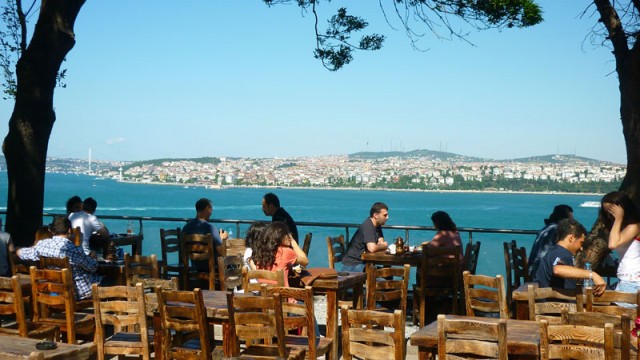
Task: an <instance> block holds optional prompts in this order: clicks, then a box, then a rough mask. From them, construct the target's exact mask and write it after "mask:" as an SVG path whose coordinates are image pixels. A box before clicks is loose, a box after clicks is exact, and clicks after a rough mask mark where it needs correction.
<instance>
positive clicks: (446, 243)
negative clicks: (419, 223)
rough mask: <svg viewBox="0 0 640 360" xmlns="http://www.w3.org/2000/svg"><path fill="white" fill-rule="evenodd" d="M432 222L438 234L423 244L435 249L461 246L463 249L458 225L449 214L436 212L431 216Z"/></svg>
mask: <svg viewBox="0 0 640 360" xmlns="http://www.w3.org/2000/svg"><path fill="white" fill-rule="evenodd" d="M431 222H433V226H434V227H435V228H436V230H438V232H437V233H436V234H435V236H434V237H433V239H431V241H427V242H424V243H423V244H427V246H433V247H454V246H460V247H461V248H462V240H461V239H460V233H458V227H457V226H456V223H454V222H453V220H451V217H450V216H449V214H447V213H446V212H444V211H436V212H434V213H433V214H431ZM462 256H463V255H462V252H460V258H462Z"/></svg>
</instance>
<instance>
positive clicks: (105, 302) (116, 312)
mask: <svg viewBox="0 0 640 360" xmlns="http://www.w3.org/2000/svg"><path fill="white" fill-rule="evenodd" d="M92 292H93V308H94V309H95V314H96V334H95V340H94V342H95V343H96V347H97V355H98V359H99V360H104V359H105V355H119V356H120V355H138V356H141V357H142V359H145V360H148V359H150V356H151V355H150V354H151V346H150V341H149V332H148V326H147V316H146V304H145V297H144V290H143V288H142V284H137V285H136V286H134V287H130V286H109V287H101V286H98V285H97V284H93V287H92ZM106 326H113V335H111V336H108V335H107V334H108V333H107V331H106V329H105V327H106Z"/></svg>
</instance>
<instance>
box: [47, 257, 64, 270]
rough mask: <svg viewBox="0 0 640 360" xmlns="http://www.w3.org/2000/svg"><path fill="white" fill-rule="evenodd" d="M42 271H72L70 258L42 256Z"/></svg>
mask: <svg viewBox="0 0 640 360" xmlns="http://www.w3.org/2000/svg"><path fill="white" fill-rule="evenodd" d="M40 269H58V270H60V269H69V270H71V265H70V264H69V258H68V257H66V256H65V257H63V258H55V257H47V256H40Z"/></svg>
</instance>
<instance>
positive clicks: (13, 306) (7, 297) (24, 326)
mask: <svg viewBox="0 0 640 360" xmlns="http://www.w3.org/2000/svg"><path fill="white" fill-rule="evenodd" d="M29 301H30V299H29V296H24V295H23V294H22V285H21V284H20V281H19V280H18V276H17V275H14V276H13V277H10V278H9V277H0V315H1V316H3V317H11V318H12V319H13V318H15V325H12V326H2V327H0V335H18V336H22V337H30V338H34V339H49V340H53V341H57V340H58V337H59V334H60V329H59V328H58V327H57V326H54V325H39V326H38V325H35V324H33V323H32V322H30V321H28V320H27V316H26V313H25V309H24V304H25V302H26V303H28V302H29Z"/></svg>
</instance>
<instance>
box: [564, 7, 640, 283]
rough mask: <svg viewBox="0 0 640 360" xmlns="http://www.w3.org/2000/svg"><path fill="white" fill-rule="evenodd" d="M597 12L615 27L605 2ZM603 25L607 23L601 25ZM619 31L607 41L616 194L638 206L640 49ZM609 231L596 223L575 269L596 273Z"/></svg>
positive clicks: (639, 186) (612, 29) (616, 30)
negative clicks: (621, 170)
mask: <svg viewBox="0 0 640 360" xmlns="http://www.w3.org/2000/svg"><path fill="white" fill-rule="evenodd" d="M597 3H598V10H599V11H600V14H601V16H602V18H606V17H607V15H609V17H608V18H609V19H610V20H611V23H612V24H614V25H615V24H616V23H617V20H618V19H617V15H616V16H615V18H613V17H611V16H610V15H611V14H610V13H608V12H607V11H608V10H609V9H608V8H607V7H606V4H605V5H604V6H603V5H602V3H607V2H606V1H601V2H600V1H597ZM604 22H605V24H606V23H607V21H606V20H605V21H604ZM620 30H621V28H616V27H615V26H612V27H611V29H610V31H609V33H610V37H609V39H610V40H611V41H612V43H613V45H614V52H613V53H614V56H615V58H616V73H617V74H618V81H619V84H620V120H621V121H622V133H623V135H624V141H625V145H626V147H627V173H626V175H625V177H624V180H623V181H622V184H621V185H620V191H623V192H625V193H626V194H627V195H628V196H629V197H630V198H631V199H632V200H633V202H634V203H635V204H636V206H638V205H639V204H640V178H639V177H640V46H638V43H635V44H634V45H633V48H631V49H628V48H627V43H626V40H624V41H622V40H621V39H619V38H618V35H621V34H622V31H620ZM608 239H609V231H608V230H607V229H605V227H604V226H603V224H602V223H601V222H600V221H598V220H596V222H595V224H593V227H592V229H591V233H590V234H589V235H588V236H587V239H586V240H585V243H584V246H583V248H584V251H583V252H582V253H580V254H579V255H578V256H577V257H576V266H579V267H582V266H583V265H584V263H585V262H587V261H588V262H591V263H592V264H593V265H594V270H595V271H597V270H598V268H599V267H600V265H601V263H602V260H603V259H604V258H605V257H606V256H607V254H609V252H610V250H609V247H608Z"/></svg>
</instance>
